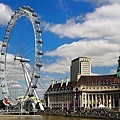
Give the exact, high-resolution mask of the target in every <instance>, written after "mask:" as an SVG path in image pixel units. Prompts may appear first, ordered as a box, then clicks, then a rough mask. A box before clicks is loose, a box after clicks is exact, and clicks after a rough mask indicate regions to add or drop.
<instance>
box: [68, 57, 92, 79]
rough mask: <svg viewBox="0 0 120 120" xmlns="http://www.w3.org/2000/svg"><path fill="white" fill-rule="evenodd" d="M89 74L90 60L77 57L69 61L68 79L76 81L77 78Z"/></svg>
mask: <svg viewBox="0 0 120 120" xmlns="http://www.w3.org/2000/svg"><path fill="white" fill-rule="evenodd" d="M90 74H91V59H90V58H87V57H78V58H76V59H74V60H72V61H71V66H70V79H71V81H76V80H78V76H81V75H84V76H85V75H90Z"/></svg>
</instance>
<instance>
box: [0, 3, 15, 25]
mask: <svg viewBox="0 0 120 120" xmlns="http://www.w3.org/2000/svg"><path fill="white" fill-rule="evenodd" d="M13 14H14V13H13V11H12V9H11V8H10V7H9V6H7V5H5V4H3V3H0V24H1V25H7V23H8V21H9V20H10V19H11V15H13Z"/></svg>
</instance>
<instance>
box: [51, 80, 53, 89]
mask: <svg viewBox="0 0 120 120" xmlns="http://www.w3.org/2000/svg"><path fill="white" fill-rule="evenodd" d="M51 85H52V88H53V86H54V80H52V83H51Z"/></svg>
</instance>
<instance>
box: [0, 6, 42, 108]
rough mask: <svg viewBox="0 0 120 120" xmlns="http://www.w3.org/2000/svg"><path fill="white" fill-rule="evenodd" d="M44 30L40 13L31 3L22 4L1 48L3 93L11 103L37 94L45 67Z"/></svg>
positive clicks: (13, 17) (11, 22)
mask: <svg viewBox="0 0 120 120" xmlns="http://www.w3.org/2000/svg"><path fill="white" fill-rule="evenodd" d="M41 34H42V31H41V29H40V21H39V20H38V15H37V14H36V13H35V12H34V10H33V9H32V8H30V7H29V6H23V7H20V8H19V9H18V10H17V11H15V13H14V15H13V16H11V20H10V21H9V22H8V25H7V28H6V31H5V35H4V39H3V42H2V43H1V44H2V48H1V57H0V82H1V88H2V94H1V95H2V96H3V97H4V98H6V99H8V100H9V103H10V104H11V105H15V104H17V101H16V99H18V97H20V96H23V98H27V97H28V98H31V97H35V98H36V99H37V100H38V99H39V97H38V94H37V92H36V88H37V83H38V80H39V79H40V70H41V67H42V55H43V52H42V43H43V41H42V36H41ZM41 108H42V109H43V107H42V106H41Z"/></svg>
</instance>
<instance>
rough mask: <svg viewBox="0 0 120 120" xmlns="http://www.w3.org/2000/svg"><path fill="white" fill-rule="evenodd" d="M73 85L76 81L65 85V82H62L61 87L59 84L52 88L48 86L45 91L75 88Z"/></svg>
mask: <svg viewBox="0 0 120 120" xmlns="http://www.w3.org/2000/svg"><path fill="white" fill-rule="evenodd" d="M75 84H76V81H72V82H68V84H67V85H66V82H64V83H63V84H62V86H61V83H56V84H54V85H53V87H52V85H50V86H49V88H48V90H47V91H49V90H51V89H58V88H73V87H74V86H75Z"/></svg>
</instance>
